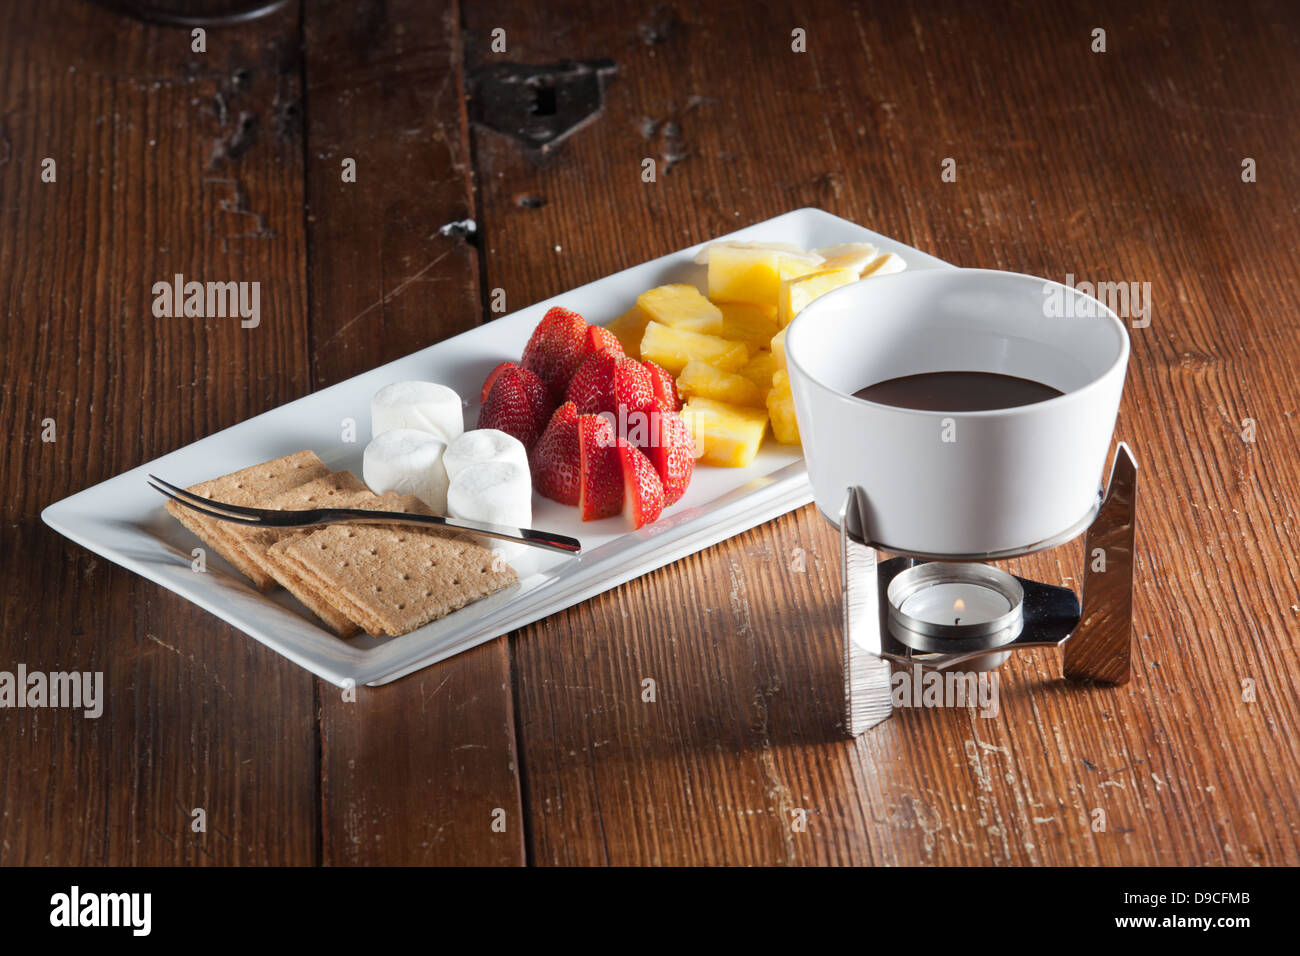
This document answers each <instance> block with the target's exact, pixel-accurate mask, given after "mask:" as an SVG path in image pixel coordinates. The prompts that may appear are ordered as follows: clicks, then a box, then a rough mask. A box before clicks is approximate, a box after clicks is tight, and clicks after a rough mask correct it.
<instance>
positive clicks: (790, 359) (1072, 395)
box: [785, 269, 1129, 418]
mask: <svg viewBox="0 0 1300 956" xmlns="http://www.w3.org/2000/svg"><path fill="white" fill-rule="evenodd" d="M954 276H972V277H974V276H982V277H986V278H988V277H994V276H996V277H997V279H996V280H995V281H1002V280H1007V281H1015V282H1017V283H1027V282H1031V283H1034V285H1035V287H1036V288H1037V289H1038V290H1039V292H1040V293H1041V292H1042V291H1043V290H1045V289H1059V290H1060V291H1061V293H1062V295H1063V296H1070V297H1073V298H1074V299H1076V300H1084V301H1087V302H1089V303H1090V307H1091V309H1093V310H1095V314H1094V315H1092V316H1089V318H1096V319H1108V320H1109V321H1110V326H1111V329H1112V330H1113V331H1114V332H1115V335H1116V338H1117V339H1118V346H1119V347H1118V349H1117V354H1116V356H1115V359H1114V361H1112V362H1111V364H1110V365H1109V366H1107V367H1106V368H1105V369H1103V370H1102V371H1101V372H1100V373H1099V374H1095V375H1092V376H1091V377H1090V378H1089V380H1088V382H1087V383H1086V384H1084V385H1081V386H1079V387H1078V388H1073V389H1070V390H1069V391H1067V392H1065V393H1064V394H1062V395H1057V396H1055V397H1054V398H1049V399H1044V400H1043V401H1041V402H1033V403H1031V404H1028V405H1015V406H1012V407H1010V408H992V409H987V410H984V411H975V412H960V413H958V412H955V411H939V410H926V409H917V408H903V407H900V406H897V405H886V404H883V403H881V402H873V401H870V400H869V399H865V398H858V397H856V396H854V395H850V394H847V393H845V392H843V391H841V390H840V389H837V388H832V387H831V386H829V385H826V384H824V383H823V382H822V381H821V380H820V379H819V378H818V377H817V376H815V375H812V374H810V372H809V371H808V367H807V366H806V365H805V364H804V362H802V361H801V360H800V357H799V353H800V351H801V350H802V349H801V342H802V335H801V334H800V333H801V331H802V330H803V329H806V328H808V327H809V326H810V325H811V324H812V322H811V321H810V317H811V318H813V319H815V318H816V317H817V314H818V313H819V312H820V311H822V309H823V308H824V307H825V305H826V304H827V303H833V302H834V300H835V299H836V298H837V297H845V296H848V295H862V294H863V293H864V289H863V288H861V285H864V284H865V283H867V282H870V283H872V286H871V288H876V289H878V288H880V287H879V286H877V285H875V283H884V282H892V283H895V284H899V285H901V284H904V283H907V282H913V283H917V284H920V283H923V282H927V281H930V282H933V281H941V280H944V279H947V280H949V281H951V280H952V279H953V278H954ZM819 307H820V308H819ZM785 357H786V362H787V364H789V365H793V366H794V367H795V368H796V369H797V370H798V371H799V373H800V374H801V375H802V376H803V377H804V379H806V380H807V381H808V383H809V384H810V385H811V386H812V387H813V388H816V389H817V390H818V391H821V392H825V393H826V394H828V395H833V396H835V397H836V398H839V399H842V400H844V401H848V402H853V403H857V404H860V405H866V406H868V407H871V408H878V409H883V410H887V411H889V412H894V413H898V414H905V415H920V416H924V417H927V418H933V417H936V416H938V417H943V416H946V415H953V414H961V415H962V416H963V417H970V416H974V417H997V416H1007V417H1014V416H1017V415H1025V414H1031V413H1034V412H1038V411H1041V410H1042V409H1044V408H1048V407H1055V406H1057V405H1060V404H1064V403H1065V402H1068V401H1076V400H1086V398H1085V396H1087V395H1088V394H1089V393H1090V392H1093V391H1096V390H1098V389H1100V388H1102V387H1103V383H1104V381H1105V380H1107V379H1109V378H1110V376H1111V375H1113V374H1114V373H1115V372H1116V371H1117V370H1120V371H1122V370H1123V369H1124V368H1126V367H1127V365H1128V358H1129V337H1128V330H1127V329H1126V328H1125V327H1124V321H1123V320H1122V319H1121V318H1120V317H1119V316H1118V315H1116V314H1115V312H1114V311H1113V310H1112V309H1111V308H1110V307H1109V306H1107V305H1106V304H1105V303H1104V302H1102V301H1101V300H1100V299H1098V298H1097V297H1096V296H1091V295H1087V294H1086V293H1083V292H1080V291H1079V290H1078V289H1075V288H1073V287H1072V286H1068V285H1065V284H1064V283H1061V282H1055V281H1053V280H1051V279H1044V278H1042V277H1040V276H1033V275H1029V274H1027V273H1023V272H1005V271H1002V270H1000V269H923V270H918V271H916V272H896V273H893V274H892V275H886V276H876V277H874V278H870V279H864V280H861V283H851V284H849V285H846V286H841V287H840V288H838V289H834V290H832V291H831V292H828V293H826V294H825V295H822V296H819V297H818V298H817V299H815V300H813V301H812V302H811V303H809V305H808V306H807V307H806V308H805V309H804V310H803V311H802V312H800V313H799V314H798V315H796V316H795V317H794V320H793V321H792V322H791V323H790V325H789V331H787V332H786V341H785Z"/></svg>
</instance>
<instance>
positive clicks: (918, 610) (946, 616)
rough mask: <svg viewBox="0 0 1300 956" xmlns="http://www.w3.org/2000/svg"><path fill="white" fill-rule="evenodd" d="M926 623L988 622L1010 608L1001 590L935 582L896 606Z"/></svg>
mask: <svg viewBox="0 0 1300 956" xmlns="http://www.w3.org/2000/svg"><path fill="white" fill-rule="evenodd" d="M899 610H901V611H902V612H903V613H904V614H906V615H908V616H909V617H913V618H916V619H917V620H918V621H925V622H926V623H927V624H954V625H959V624H963V623H964V624H987V623H988V622H989V621H992V620H995V619H996V618H999V617H1001V616H1002V615H1003V614H1006V613H1007V611H1010V610H1011V602H1010V601H1009V600H1007V598H1005V597H1004V596H1003V595H1002V594H1001V593H999V592H997V591H991V590H989V589H988V588H986V587H984V586H983V585H979V584H965V583H960V582H958V583H953V584H936V585H934V586H933V587H928V588H925V589H924V590H921V591H917V592H916V593H915V594H913V595H912V596H911V597H909V598H908V599H907V600H906V601H904V602H903V604H902V606H901V607H900V608H899Z"/></svg>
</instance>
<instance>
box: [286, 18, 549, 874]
mask: <svg viewBox="0 0 1300 956" xmlns="http://www.w3.org/2000/svg"><path fill="white" fill-rule="evenodd" d="M305 14H306V15H305V19H304V28H305V29H304V49H305V51H306V83H307V157H308V159H307V164H308V165H307V191H308V239H309V244H310V261H311V269H310V275H309V293H310V300H311V329H312V339H311V357H312V373H313V380H314V383H315V385H316V386H318V387H319V386H322V385H326V384H330V383H332V382H336V381H339V380H341V379H344V378H347V377H348V376H351V375H354V374H357V373H358V372H362V371H365V370H367V369H370V368H373V367H374V366H376V365H379V364H382V363H384V362H387V361H391V360H392V359H395V358H399V357H401V356H403V355H406V354H409V353H410V352H413V351H415V350H417V349H420V348H423V347H425V346H427V345H429V344H430V343H432V342H436V341H439V340H440V339H444V338H447V337H449V336H451V335H455V334H456V333H458V332H462V331H465V330H466V329H468V328H472V327H473V326H474V325H476V324H477V323H478V321H479V316H480V314H481V312H482V308H481V303H480V297H479V283H478V260H477V255H476V252H475V249H474V247H473V246H472V245H471V244H470V243H468V242H466V241H465V240H463V239H461V238H457V237H455V236H444V235H442V234H441V233H440V226H442V225H443V224H445V223H449V222H454V221H459V220H462V219H465V218H470V217H472V216H473V215H474V208H473V202H472V197H471V195H470V170H469V161H468V155H467V143H466V135H465V127H464V107H463V103H462V91H461V79H460V65H459V40H460V38H459V24H458V21H457V15H456V8H455V5H454V4H449V3H448V4H441V3H440V4H436V5H433V7H432V9H431V8H430V5H429V4H426V3H418V2H414V0H407V2H395V3H379V2H367V3H361V4H349V3H334V4H325V5H310V6H308V7H307V8H306V11H305ZM346 158H351V159H354V160H355V161H356V181H355V182H354V183H350V182H344V181H343V177H342V163H343V160H344V159H346ZM368 414H369V409H368V408H359V409H358V410H357V415H358V419H359V420H361V419H362V416H365V415H368ZM320 692H321V727H322V738H321V739H322V754H321V759H322V768H321V772H322V791H323V792H322V803H323V808H322V814H323V832H322V843H323V858H324V861H325V862H326V863H385V864H519V863H522V862H523V860H524V841H523V823H522V813H521V807H520V800H519V785H518V777H517V761H516V759H515V754H514V727H513V720H514V718H513V712H512V705H511V697H510V660H509V655H508V648H507V645H506V642H505V641H504V640H500V641H494V642H492V643H491V644H487V645H484V646H482V647H479V648H476V649H475V650H473V651H471V652H469V653H467V654H463V655H461V656H459V657H457V658H455V659H453V660H451V661H448V662H446V663H443V664H439V665H437V666H435V667H432V668H429V669H427V670H424V671H421V672H420V673H419V674H417V675H414V676H411V677H409V678H406V679H404V680H400V681H397V682H396V683H393V684H389V685H386V686H384V687H379V688H361V689H359V690H358V691H357V692H356V695H357V700H356V701H355V702H350V701H348V700H345V699H344V696H343V694H342V693H341V692H340V691H339V690H338V689H337V688H334V687H331V686H328V685H323V686H322V687H321V689H320ZM495 822H499V826H498V827H494V823H495ZM501 827H503V828H504V829H501Z"/></svg>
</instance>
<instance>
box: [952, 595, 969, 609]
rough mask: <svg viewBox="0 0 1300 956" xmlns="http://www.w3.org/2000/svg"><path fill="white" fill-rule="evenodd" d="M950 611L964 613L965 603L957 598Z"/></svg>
mask: <svg viewBox="0 0 1300 956" xmlns="http://www.w3.org/2000/svg"><path fill="white" fill-rule="evenodd" d="M952 609H953V610H954V611H959V612H960V611H964V610H966V602H965V601H963V600H962V599H961V598H958V599H957V600H955V601H953V602H952Z"/></svg>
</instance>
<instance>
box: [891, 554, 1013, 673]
mask: <svg viewBox="0 0 1300 956" xmlns="http://www.w3.org/2000/svg"><path fill="white" fill-rule="evenodd" d="M888 598H889V624H890V631H891V632H892V633H893V634H894V636H895V637H897V638H898V639H899V640H900V641H902V642H903V643H904V644H907V645H909V646H910V647H914V648H917V649H918V650H927V651H930V650H970V649H978V648H980V647H985V646H987V647H996V646H998V645H1000V644H1005V643H1007V642H1008V641H1012V640H1014V639H1015V638H1016V637H1017V636H1018V635H1019V634H1020V629H1021V627H1023V624H1024V618H1023V613H1022V609H1021V605H1022V603H1023V601H1024V589H1023V588H1022V587H1021V586H1020V582H1019V581H1017V580H1016V579H1015V578H1014V577H1012V576H1011V575H1010V574H1007V573H1006V572H1005V571H1002V570H999V569H998V568H994V567H990V566H988V565H985V564H950V563H947V562H943V561H932V562H929V563H926V564H919V565H916V566H915V567H912V568H908V569H907V570H906V571H903V572H901V573H899V574H898V575H897V576H895V578H894V579H893V580H892V581H890V582H889V589H888Z"/></svg>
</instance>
